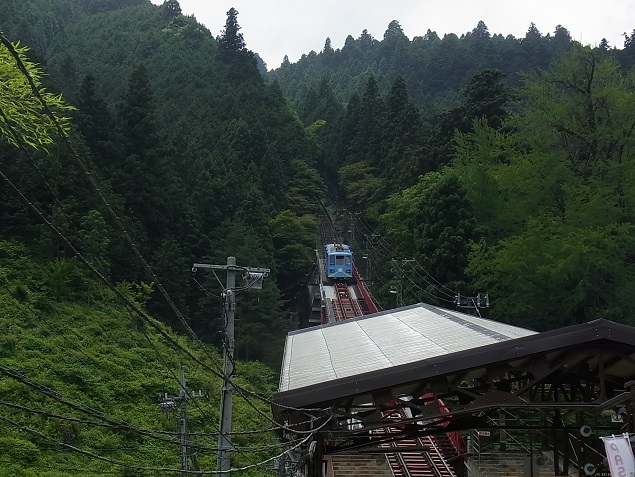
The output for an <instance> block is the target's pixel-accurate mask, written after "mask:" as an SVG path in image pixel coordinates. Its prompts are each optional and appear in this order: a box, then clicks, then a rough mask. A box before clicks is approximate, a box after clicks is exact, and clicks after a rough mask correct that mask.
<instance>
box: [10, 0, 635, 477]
mask: <svg viewBox="0 0 635 477" xmlns="http://www.w3.org/2000/svg"><path fill="white" fill-rule="evenodd" d="M0 18H1V19H2V22H3V24H2V31H3V39H4V40H6V42H5V43H3V44H2V45H1V46H0V78H1V79H2V84H3V87H2V88H0V138H1V139H2V140H1V141H0V152H1V153H0V172H1V173H2V178H3V181H2V187H0V301H1V302H2V303H3V310H6V311H5V313H4V315H3V318H2V321H1V322H0V323H1V325H2V331H3V333H2V338H1V339H2V340H4V341H3V343H4V344H5V345H6V346H2V354H1V355H0V356H1V357H2V363H1V364H2V366H3V367H2V369H1V370H4V374H3V378H2V379H0V395H1V396H2V398H3V399H5V397H6V398H7V402H9V401H12V402H14V403H22V404H23V405H25V406H26V407H27V408H29V409H30V408H31V406H35V404H34V403H37V402H38V401H37V400H38V397H39V398H40V399H42V398H41V396H39V395H38V392H39V391H38V390H37V389H35V388H31V390H30V391H28V392H26V391H24V389H22V388H21V387H20V386H22V385H24V384H25V383H22V382H20V379H21V378H20V379H18V376H31V377H32V378H33V379H35V380H36V381H38V382H46V383H49V384H48V385H49V386H50V387H51V388H57V387H60V388H63V389H64V390H65V393H69V394H70V395H72V396H73V397H75V398H77V399H80V400H86V402H90V403H92V406H93V407H94V408H100V409H104V410H105V411H108V412H109V413H115V414H116V416H117V419H122V420H124V421H128V422H131V421H132V422H133V423H135V427H136V428H145V427H153V426H154V427H157V425H156V422H153V419H156V418H155V417H153V414H152V411H151V410H150V409H151V407H152V406H155V401H154V399H155V397H154V395H155V394H156V393H158V392H164V391H163V390H164V389H165V387H166V386H168V385H169V384H168V383H170V380H169V379H167V378H165V376H163V375H160V376H159V375H155V374H153V373H154V372H155V371H153V372H150V371H146V370H145V368H142V366H145V365H147V364H148V363H150V364H154V368H153V369H155V370H156V368H157V366H156V362H157V360H158V358H157V356H156V348H155V347H156V346H159V344H158V343H159V341H161V340H167V341H168V342H171V341H170V339H169V338H167V337H166V334H167V336H168V337H169V336H174V337H175V338H174V339H175V340H177V342H179V343H181V344H182V347H184V348H187V347H190V346H192V347H194V348H195V349H196V351H195V353H194V354H193V355H194V356H196V357H198V358H197V359H199V360H201V361H203V362H206V363H208V364H209V362H214V364H218V363H217V361H218V359H219V356H218V353H217V351H216V349H215V348H216V347H218V348H220V347H221V346H222V344H223V342H224V321H223V320H224V315H223V312H222V310H223V298H222V294H223V280H224V277H223V276H222V274H218V273H205V272H201V271H199V272H198V273H197V274H196V275H192V273H191V268H192V265H193V264H194V263H209V264H225V263H226V260H227V257H228V256H234V257H236V259H237V263H238V264H240V265H242V266H244V267H266V268H269V269H271V275H270V277H269V278H268V279H267V280H266V281H265V283H264V287H263V289H262V290H261V291H260V292H258V293H247V292H245V293H242V292H241V293H240V294H238V295H237V309H236V318H237V321H236V356H237V358H238V359H240V360H249V361H261V362H264V363H265V364H266V366H265V365H260V364H257V363H254V364H253V368H251V367H249V366H247V365H246V366H245V367H244V368H242V371H241V372H242V373H244V374H243V376H240V378H241V379H244V382H245V383H254V385H255V386H256V387H257V388H258V390H259V391H262V392H268V391H270V390H271V389H272V383H273V382H274V381H275V371H272V369H275V368H277V367H278V366H279V365H280V360H281V353H282V343H283V340H284V337H285V333H286V332H287V331H288V330H291V329H293V328H294V327H296V326H298V323H299V322H300V321H301V308H300V307H299V304H300V303H301V301H302V300H301V298H302V296H303V295H304V294H306V280H307V274H308V273H309V272H310V269H311V266H312V264H313V262H314V260H315V251H314V250H315V249H316V248H317V246H318V243H317V240H318V238H317V226H318V223H319V220H318V219H319V215H320V213H321V212H322V210H321V204H322V203H324V204H327V206H328V207H329V208H330V209H331V210H334V211H337V218H336V220H337V224H338V225H339V226H340V227H341V228H342V230H343V232H344V234H345V236H346V239H347V240H348V241H349V242H350V243H351V245H352V246H353V250H354V251H355V253H356V258H357V260H358V264H359V266H360V268H361V269H362V271H363V272H364V273H365V274H366V275H367V277H366V278H367V283H368V284H369V288H370V290H371V293H372V294H373V296H374V297H375V299H376V300H377V302H378V304H379V305H380V306H381V307H383V308H390V307H393V306H396V305H402V304H408V303H413V302H416V301H424V302H429V303H434V304H437V305H441V306H445V307H448V308H454V307H456V305H457V296H458V295H459V294H460V295H462V296H468V297H470V296H471V297H475V296H478V294H482V295H481V296H484V294H485V293H487V294H488V297H489V300H490V304H491V306H490V307H489V309H487V310H483V311H482V313H487V316H488V317H489V318H492V319H495V320H501V321H506V322H510V323H514V324H516V325H520V326H525V327H528V328H532V329H536V330H546V329H552V328H557V327H561V326H565V325H568V324H571V323H578V322H584V321H589V320H591V319H594V318H609V319H612V320H615V321H619V322H624V323H633V322H635V318H634V315H633V311H634V310H633V305H632V300H630V299H629V296H630V294H629V291H630V289H631V288H632V284H633V280H634V279H635V276H634V275H635V260H634V259H635V241H634V239H633V236H634V234H633V232H634V231H633V227H634V224H635V186H633V184H635V181H634V179H635V178H634V177H633V175H634V173H635V163H634V162H635V149H634V147H635V138H634V134H635V104H634V101H635V100H634V98H635V69H634V66H635V31H634V32H633V33H632V34H631V35H630V36H628V35H625V43H624V46H623V48H619V49H618V48H611V47H609V46H608V45H607V44H606V42H602V43H600V44H599V46H586V45H581V44H579V43H578V42H575V41H573V40H572V39H571V36H570V35H569V32H568V31H567V30H566V28H564V27H563V26H561V25H558V26H557V27H556V29H555V31H554V32H553V33H549V34H542V33H541V32H540V31H538V30H537V28H536V27H535V25H533V24H532V25H530V26H529V28H528V31H527V33H526V35H525V37H524V38H514V37H511V36H508V37H502V36H501V35H491V34H490V33H489V31H488V29H487V26H486V25H485V24H484V23H483V22H479V24H478V25H477V26H476V27H475V28H474V30H472V31H471V32H468V33H464V34H461V35H460V36H459V35H457V34H448V35H445V36H444V37H443V38H439V36H438V35H437V34H436V33H435V32H432V31H428V32H426V33H425V34H424V35H423V36H416V37H414V38H413V39H412V40H410V39H409V38H407V37H406V36H405V35H404V33H403V31H402V29H401V27H400V25H399V23H398V22H397V21H393V22H391V23H390V24H389V25H388V28H387V30H386V33H385V35H384V37H383V39H381V40H378V39H375V38H373V37H372V36H371V35H370V34H368V32H367V31H363V32H362V34H361V35H360V36H359V37H358V38H353V36H349V37H348V38H347V40H346V43H345V45H344V47H343V48H342V49H338V50H334V49H333V48H332V46H331V43H330V40H329V39H327V40H326V42H325V46H324V50H323V51H321V52H320V53H315V52H311V53H308V54H307V55H305V56H303V58H302V59H301V60H300V61H298V62H297V63H295V64H291V63H289V62H288V61H286V62H284V63H283V65H282V66H281V67H280V68H279V69H277V70H275V71H270V72H266V71H264V70H263V65H262V62H261V61H260V60H259V58H258V56H257V54H256V53H254V52H252V51H250V50H248V49H247V48H246V44H245V40H244V37H243V32H242V29H241V27H240V23H239V12H238V11H237V10H236V9H234V8H231V9H230V10H229V11H228V12H227V19H226V23H225V26H224V28H223V29H222V33H221V35H220V36H219V37H218V38H214V37H212V35H211V34H210V32H209V30H207V29H206V28H205V27H204V26H202V25H200V24H199V23H198V22H196V20H195V19H194V18H193V17H191V16H186V15H183V14H182V12H181V8H180V6H179V4H178V1H176V0H166V1H165V2H164V3H163V4H162V5H160V6H155V5H152V4H151V3H150V2H149V1H148V0H109V1H96V0H95V1H84V0H29V1H17V0H10V1H8V2H3V3H2V5H0ZM247 33H248V32H245V34H247ZM10 41H11V42H13V44H12V43H10ZM18 41H19V42H20V46H17V42H18ZM20 65H22V67H21V66H20ZM29 78H30V80H31V82H29ZM60 93H62V95H61V96H60ZM344 211H345V212H344ZM361 257H364V258H363V259H362V258H361ZM362 260H364V261H363V262H362ZM239 279H242V277H239ZM122 299H123V304H122V301H121V300H122ZM126 303H127V306H128V307H130V305H131V304H132V305H133V307H132V310H135V312H134V313H132V312H130V308H128V311H126V308H125V307H124V305H126ZM137 309H138V311H140V314H138V313H137V311H136V310H137ZM150 315H151V316H152V317H153V318H150ZM51 322H53V323H57V326H56V327H55V329H54V330H53V331H51V329H47V323H51ZM91 322H94V323H91ZM60 329H64V330H65V332H64V333H60ZM148 330H154V331H153V333H154V332H155V331H156V332H157V333H158V335H157V336H160V337H162V338H160V339H159V338H157V336H155V335H148V337H147V338H146V337H144V336H143V332H146V333H147V332H148ZM110 331H112V333H110ZM139 332H142V334H141V335H139V334H138V333H139ZM163 333H165V334H163ZM177 333H178V334H177ZM180 335H190V337H191V336H192V335H193V336H195V337H196V338H195V339H194V340H193V341H192V342H189V341H186V340H185V338H183V337H182V336H180ZM144 340H145V342H144ZM179 340H181V341H179ZM73 341H75V342H77V343H81V344H85V345H86V346H85V347H81V348H78V349H77V350H75V349H73V352H72V353H71V354H72V356H69V362H71V363H72V367H73V370H75V371H73V372H71V371H69V369H68V368H67V367H65V366H63V363H64V362H65V355H64V354H63V352H62V351H61V350H62V349H64V348H66V349H68V348H72V346H68V343H69V342H73ZM104 343H106V344H104ZM146 343H147V344H146ZM172 344H173V343H172ZM201 345H202V346H203V348H201V347H200V346H201ZM127 350H129V352H128V351H127ZM84 353H86V356H85V355H84ZM201 353H202V354H201ZM161 354H168V355H169V358H168V359H166V360H165V361H166V362H168V363H169V365H170V366H171V367H172V368H175V367H178V360H179V358H178V352H177V353H176V354H175V353H174V350H172V351H168V350H167V348H166V349H163V348H162V349H161ZM105 356H109V358H105ZM51 359H55V361H56V363H59V365H57V364H56V365H55V366H52V365H51V364H50V363H49V361H50V360H51ZM189 359H193V358H192V356H190V358H189ZM84 361H88V362H90V363H89V364H90V365H89V366H86V367H84V366H83V365H84V364H87V363H84ZM93 361H96V362H97V363H101V364H102V365H103V367H104V371H103V372H97V371H96V368H95V363H93ZM127 363H135V366H137V367H138V368H139V372H138V374H137V375H135V376H134V377H133V378H132V379H131V380H130V383H132V384H130V383H129V385H130V386H132V387H133V388H134V389H135V392H134V393H133V394H132V397H131V398H130V399H133V398H134V399H135V400H137V401H138V402H141V403H143V406H142V408H143V410H142V411H140V412H142V413H143V415H141V416H140V415H137V414H136V413H135V411H134V406H135V405H134V404H131V403H129V404H128V405H127V406H124V408H125V409H123V410H122V412H121V413H119V411H118V410H117V409H116V405H117V404H118V403H119V400H118V398H117V395H118V393H119V389H118V388H119V386H122V384H121V381H119V380H115V379H112V381H109V377H108V376H109V372H108V371H106V370H111V369H112V374H117V373H120V374H121V375H122V376H123V375H124V373H123V370H124V369H125V368H126V366H129V364H127ZM189 363H190V366H193V364H192V363H193V362H192V361H189ZM194 363H197V364H198V365H201V363H198V362H197V361H196V360H194ZM267 366H269V367H267ZM142 369H143V370H142ZM14 371H15V372H17V373H18V374H16V375H12V374H11V373H13V372H14ZM207 371H209V370H207V369H197V371H196V373H195V375H194V377H193V381H194V382H195V383H197V384H198V383H201V384H205V385H206V386H210V385H214V386H216V389H217V388H218V383H217V382H214V381H213V380H211V379H208V378H209V376H207ZM162 372H163V373H164V374H165V371H162ZM20 373H22V374H20ZM206 376H207V377H206ZM36 378H37V379H36ZM95 383H96V384H95ZM273 384H274V385H275V383H273ZM93 385H95V387H94V389H93ZM97 385H98V386H97ZM150 394H152V395H153V396H152V398H151V400H152V404H151V405H150V404H149V402H148V396H149V395H150ZM104 396H106V397H104ZM135 402H136V401H135ZM265 402H266V401H265ZM119 404H120V403H119ZM245 405H246V406H248V403H246V404H245ZM259 405H260V406H261V407H262V406H265V407H266V406H267V404H266V403H265V404H263V403H262V401H261V402H260V404H259ZM36 407H37V406H36ZM38 408H39V407H38ZM54 409H55V412H60V413H62V412H63V411H64V409H65V407H64V405H63V404H62V403H60V402H59V401H58V402H57V403H56V404H55V408H54ZM115 411H117V412H115ZM9 412H10V413H11V416H12V417H13V419H15V422H25V419H27V418H28V416H29V411H28V409H18V408H15V407H14V408H12V409H11V410H10V411H9ZM0 414H1V413H0ZM54 414H55V413H54ZM216 416H217V410H215V411H214V418H213V419H209V416H208V417H206V418H203V417H201V416H199V418H198V419H199V421H200V422H199V423H201V422H202V421H213V420H214V419H215V418H216ZM51 419H53V420H54V419H55V417H54V416H48V417H47V416H44V417H41V420H42V426H41V427H42V429H43V431H46V432H47V435H49V436H54V441H53V442H54V443H55V446H59V445H61V444H65V443H66V444H68V445H78V446H80V447H82V448H86V449H91V451H95V452H96V453H107V455H108V456H109V458H113V459H116V460H123V461H125V462H128V464H130V463H132V462H133V460H132V459H130V455H131V454H130V453H126V451H123V450H122V451H119V450H118V449H117V447H119V446H131V445H132V444H131V443H132V442H136V444H134V445H132V447H131V448H134V449H136V450H133V451H131V452H132V453H135V452H136V455H137V456H138V457H139V459H140V460H141V457H144V459H146V460H145V461H146V462H152V466H154V467H155V466H163V465H166V466H168V465H173V466H174V465H176V464H174V463H173V462H172V460H171V459H172V457H170V456H168V455H164V454H165V453H163V452H159V451H158V450H157V447H159V446H156V445H153V444H152V443H149V442H146V441H143V440H142V439H140V438H138V437H135V438H132V440H129V439H128V437H130V436H127V437H125V438H124V437H121V436H118V435H115V436H112V435H110V434H100V433H99V432H98V431H96V430H94V429H93V428H92V427H91V425H90V424H88V430H80V431H77V429H78V428H75V427H73V426H72V425H68V426H67V425H60V424H59V423H57V421H51ZM240 419H242V423H243V424H244V425H245V426H244V428H245V429H247V428H248V427H249V425H248V424H247V422H246V420H248V414H247V413H246V412H245V413H244V415H243V414H241V417H240ZM51 422H56V423H57V425H54V424H51ZM261 424H262V426H261V428H263V429H264V428H266V427H267V425H268V424H267V423H266V422H265V423H261ZM169 425H171V423H170V424H169ZM169 425H168V423H166V422H164V423H162V424H161V426H164V427H166V428H168V427H169ZM18 428H19V426H18V427H16V426H14V427H13V431H12V433H11V434H10V435H8V436H7V437H6V438H5V440H4V441H3V446H0V447H2V449H3V450H2V452H5V454H6V455H7V456H8V457H7V458H8V459H10V460H12V461H13V462H15V465H14V467H13V468H12V469H11V471H12V472H13V471H15V472H18V471H19V472H22V475H25V476H31V475H35V474H34V473H33V472H31V470H29V469H35V468H37V467H38V466H47V465H48V466H49V467H51V469H53V468H58V467H59V464H60V461H59V457H57V456H56V453H55V452H51V449H50V448H49V447H46V446H45V445H44V444H43V443H42V442H41V437H37V436H35V435H34V434H31V435H29V436H23V435H21V433H20V431H18ZM161 428H163V427H161ZM82 429H83V428H82ZM134 439H136V440H134ZM241 439H242V438H241ZM256 439H258V438H256ZM269 439H272V438H271V436H268V437H267V438H262V439H261V441H262V442H265V441H266V442H269ZM150 442H151V441H150ZM60 443H61V444H60ZM240 443H241V445H245V446H247V447H249V445H252V444H253V443H254V441H253V440H250V439H249V438H247V437H245V438H244V439H242V440H240ZM50 444H51V443H50V442H49V443H48V444H47V445H50ZM135 445H138V447H135ZM55 446H52V447H54V448H59V447H55ZM113 448H115V450H112V449H113ZM6 449H8V450H6ZM140 449H141V450H140ZM97 451H99V452H97ZM265 454H266V455H269V454H268V453H267V452H265V453H264V454H263V453H261V452H260V453H259V452H256V453H255V454H253V455H251V454H250V455H249V456H242V457H240V458H239V461H240V463H241V464H245V465H248V464H250V463H252V462H255V461H256V460H258V459H260V458H264V457H265ZM3 455H4V454H3ZM175 455H177V456H178V452H177V453H176V454H175ZM208 457H209V455H208ZM251 457H254V459H252V458H251ZM84 458H85V457H77V460H74V461H73V463H74V465H76V466H79V467H81V466H82V465H83V464H82V462H83V461H82V459H84ZM140 460H139V461H140ZM89 461H90V459H89ZM209 461H210V459H208V461H207V462H206V465H208V466H210V465H212V466H213V464H210V462H209ZM95 469H102V467H95ZM131 469H132V468H126V466H125V465H124V466H122V469H121V475H131V474H130V472H132V470H131ZM1 472H2V471H0V475H2V474H1ZM34 472H35V471H34ZM253 472H254V474H264V473H265V472H266V471H263V470H254V471H253ZM71 474H72V473H69V474H66V473H64V471H61V470H60V471H56V470H51V471H50V472H47V473H39V474H37V475H47V476H50V477H57V476H60V475H71ZM7 475H9V474H7ZM12 475H14V474H12ZM18 475H20V474H18Z"/></svg>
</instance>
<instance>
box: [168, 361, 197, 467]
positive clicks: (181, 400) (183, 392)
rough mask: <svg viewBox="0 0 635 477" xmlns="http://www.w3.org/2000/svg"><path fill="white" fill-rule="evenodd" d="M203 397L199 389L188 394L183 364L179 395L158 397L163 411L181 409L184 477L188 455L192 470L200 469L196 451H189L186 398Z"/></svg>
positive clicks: (180, 421)
mask: <svg viewBox="0 0 635 477" xmlns="http://www.w3.org/2000/svg"><path fill="white" fill-rule="evenodd" d="M203 397H206V396H205V395H204V394H203V392H202V391H200V390H199V392H198V393H197V394H194V393H193V394H191V395H189V396H188V394H187V388H186V387H185V368H184V367H183V366H181V377H180V378H179V395H178V396H168V394H167V393H165V394H164V395H163V396H160V397H159V406H160V407H161V409H162V410H163V411H166V412H172V411H175V410H176V408H177V407H179V408H180V409H181V415H180V418H179V423H180V435H181V471H182V472H181V475H183V476H184V477H187V476H188V475H189V472H188V470H189V464H188V457H189V458H191V459H192V470H201V469H200V467H199V465H198V460H197V458H196V453H195V452H192V451H191V449H190V445H189V441H188V438H187V400H188V399H200V398H203Z"/></svg>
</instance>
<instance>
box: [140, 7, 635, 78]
mask: <svg viewBox="0 0 635 477" xmlns="http://www.w3.org/2000/svg"><path fill="white" fill-rule="evenodd" d="M152 2H153V3H156V4H162V3H163V0H152ZM179 3H180V5H181V9H182V11H183V13H184V14H185V15H194V16H195V17H196V19H197V20H198V21H199V22H200V23H203V24H204V25H205V26H206V27H207V28H208V29H209V30H210V31H211V32H212V34H213V35H214V36H217V35H219V34H220V32H221V30H223V28H224V26H225V20H226V19H227V11H228V10H229V9H230V8H231V7H234V8H235V9H236V10H238V23H239V25H240V26H241V28H242V29H241V30H240V32H241V33H242V34H243V37H244V39H245V42H246V44H247V48H248V49H250V50H252V51H255V52H256V53H258V54H259V55H260V57H261V58H262V59H263V60H264V61H265V63H267V66H268V68H269V69H273V68H277V67H278V66H280V63H282V59H283V58H284V55H288V56H289V60H290V61H291V62H292V63H294V62H296V61H297V60H298V59H299V58H300V56H302V54H303V53H309V52H310V51H311V50H314V51H315V52H317V53H319V52H320V51H321V50H322V48H323V47H324V42H325V40H326V38H327V37H329V38H330V39H331V45H332V46H333V48H334V49H338V48H342V46H344V40H345V39H346V37H347V36H348V35H352V36H353V38H357V37H359V35H360V33H361V32H362V30H364V29H367V30H368V32H369V33H370V34H371V35H372V36H373V37H374V38H377V39H378V40H381V39H383V36H384V32H385V31H386V28H387V27H388V24H389V23H390V22H391V21H392V20H397V21H398V22H399V24H400V25H401V27H402V29H403V31H404V33H405V34H406V36H407V37H408V38H410V39H411V40H412V38H413V37H415V36H423V35H424V34H425V33H426V31H427V30H428V29H430V30H433V31H436V32H437V34H438V35H439V36H440V37H441V38H442V37H443V35H444V34H445V33H456V34H457V35H459V36H460V35H461V34H462V33H466V32H469V31H471V30H472V29H474V27H476V25H477V24H478V22H479V20H483V21H484V22H485V24H486V25H487V27H488V29H489V32H490V33H491V34H494V33H501V34H503V35H508V34H511V35H514V36H515V37H517V38H522V37H524V36H525V32H526V31H527V29H528V28H529V25H530V23H531V22H534V23H535V24H536V27H537V28H538V30H540V32H541V33H542V34H543V35H545V34H547V33H552V32H553V31H554V30H555V27H556V26H557V25H562V26H563V27H565V28H566V29H567V30H569V32H570V33H571V37H572V38H573V39H574V40H577V41H580V42H581V43H583V44H585V45H597V44H598V43H599V42H600V40H601V39H602V38H606V39H607V40H608V42H609V45H610V46H617V47H618V48H622V47H623V46H624V37H623V35H622V34H623V33H625V32H626V33H628V34H630V33H631V32H632V31H633V30H634V29H635V1H634V0H524V1H523V2H520V1H518V0H441V1H439V0H436V1H431V0H268V1H267V0H179Z"/></svg>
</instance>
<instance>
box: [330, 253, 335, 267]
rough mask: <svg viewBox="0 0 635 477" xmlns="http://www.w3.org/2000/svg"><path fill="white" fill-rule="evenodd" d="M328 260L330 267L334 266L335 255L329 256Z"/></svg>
mask: <svg viewBox="0 0 635 477" xmlns="http://www.w3.org/2000/svg"><path fill="white" fill-rule="evenodd" d="M329 260H330V261H329V264H330V265H335V255H331V256H330V259H329Z"/></svg>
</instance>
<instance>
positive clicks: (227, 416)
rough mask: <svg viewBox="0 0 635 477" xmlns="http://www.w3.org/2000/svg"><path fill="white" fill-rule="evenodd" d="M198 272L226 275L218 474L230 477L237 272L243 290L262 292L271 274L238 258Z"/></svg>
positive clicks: (203, 266)
mask: <svg viewBox="0 0 635 477" xmlns="http://www.w3.org/2000/svg"><path fill="white" fill-rule="evenodd" d="M197 268H211V269H214V270H226V271H227V283H226V286H225V291H224V292H223V295H224V298H225V339H224V340H223V387H222V388H221V391H222V393H221V394H222V395H221V403H220V422H219V428H220V433H219V434H218V460H217V464H216V471H217V472H218V475H219V476H221V477H223V476H224V477H229V470H230V469H231V431H232V394H233V391H234V388H233V385H232V382H231V378H232V375H233V374H234V311H235V310H236V270H241V271H244V272H246V273H245V276H244V277H243V278H244V279H245V286H244V287H241V289H253V290H259V289H261V288H262V281H263V279H264V278H265V277H266V276H267V275H268V274H269V272H270V270H269V269H268V268H250V267H239V266H237V265H236V258H235V257H227V265H209V264H205V263H195V264H194V266H193V267H192V272H196V269H197Z"/></svg>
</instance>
